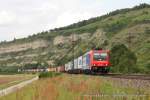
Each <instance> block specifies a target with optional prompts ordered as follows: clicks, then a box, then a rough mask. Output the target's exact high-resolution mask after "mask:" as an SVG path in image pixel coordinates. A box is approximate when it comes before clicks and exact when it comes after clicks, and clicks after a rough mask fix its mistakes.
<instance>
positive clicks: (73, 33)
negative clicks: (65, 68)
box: [72, 33, 74, 70]
mask: <svg viewBox="0 0 150 100" xmlns="http://www.w3.org/2000/svg"><path fill="white" fill-rule="evenodd" d="M72 48H73V50H72V52H73V66H72V69H73V70H74V33H73V35H72Z"/></svg>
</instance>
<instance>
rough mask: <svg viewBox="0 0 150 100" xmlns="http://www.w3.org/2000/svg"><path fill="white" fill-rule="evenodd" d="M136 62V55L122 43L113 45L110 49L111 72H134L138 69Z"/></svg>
mask: <svg viewBox="0 0 150 100" xmlns="http://www.w3.org/2000/svg"><path fill="white" fill-rule="evenodd" d="M136 62H137V58H136V55H135V54H134V53H133V52H131V51H130V50H129V49H128V48H127V47H126V46H125V45H124V44H119V45H115V46H113V48H112V49H111V63H112V67H113V68H112V71H113V72H121V73H135V72H137V71H138V67H136Z"/></svg>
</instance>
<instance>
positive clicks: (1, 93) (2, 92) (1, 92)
mask: <svg viewBox="0 0 150 100" xmlns="http://www.w3.org/2000/svg"><path fill="white" fill-rule="evenodd" d="M38 79H39V77H38V76H36V77H35V78H32V79H30V80H27V81H24V82H21V83H19V84H17V85H14V86H11V87H8V88H6V89H2V90H0V97H1V96H5V95H7V94H9V93H12V92H15V91H17V90H18V89H20V88H22V87H24V86H26V85H28V84H30V83H32V82H33V81H35V80H38Z"/></svg>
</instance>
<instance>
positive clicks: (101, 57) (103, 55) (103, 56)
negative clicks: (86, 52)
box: [93, 52, 107, 61]
mask: <svg viewBox="0 0 150 100" xmlns="http://www.w3.org/2000/svg"><path fill="white" fill-rule="evenodd" d="M93 58H94V60H96V61H105V60H106V59H107V53H96V52H95V53H94V56H93Z"/></svg>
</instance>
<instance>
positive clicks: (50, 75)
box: [39, 72, 61, 78]
mask: <svg viewBox="0 0 150 100" xmlns="http://www.w3.org/2000/svg"><path fill="white" fill-rule="evenodd" d="M60 74H61V73H56V72H42V73H40V74H39V78H48V77H49V78H52V77H56V76H58V75H60Z"/></svg>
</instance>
